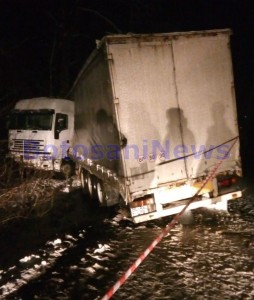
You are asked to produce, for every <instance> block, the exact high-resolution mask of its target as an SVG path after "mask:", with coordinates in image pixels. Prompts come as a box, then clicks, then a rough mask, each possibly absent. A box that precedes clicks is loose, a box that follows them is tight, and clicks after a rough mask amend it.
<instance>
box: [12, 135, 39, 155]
mask: <svg viewBox="0 0 254 300" xmlns="http://www.w3.org/2000/svg"><path fill="white" fill-rule="evenodd" d="M11 150H12V151H15V152H22V153H34V154H40V153H42V154H45V152H44V151H43V150H44V141H43V140H24V139H13V146H12V147H11Z"/></svg>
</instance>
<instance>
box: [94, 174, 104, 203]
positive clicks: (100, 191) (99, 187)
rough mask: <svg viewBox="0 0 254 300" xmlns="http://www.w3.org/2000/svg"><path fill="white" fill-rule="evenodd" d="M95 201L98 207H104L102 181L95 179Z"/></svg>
mask: <svg viewBox="0 0 254 300" xmlns="http://www.w3.org/2000/svg"><path fill="white" fill-rule="evenodd" d="M95 200H96V201H97V202H98V203H99V204H100V205H105V191H104V188H103V182H102V180H100V179H98V178H96V190H95Z"/></svg>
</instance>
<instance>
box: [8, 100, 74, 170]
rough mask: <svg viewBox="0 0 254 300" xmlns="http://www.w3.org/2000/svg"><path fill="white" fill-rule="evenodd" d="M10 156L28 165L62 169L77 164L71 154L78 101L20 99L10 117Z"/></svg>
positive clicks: (47, 168)
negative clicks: (68, 154)
mask: <svg viewBox="0 0 254 300" xmlns="http://www.w3.org/2000/svg"><path fill="white" fill-rule="evenodd" d="M8 123H9V124H8V127H9V137H8V142H9V146H8V147H9V153H8V156H9V157H10V158H11V159H13V160H14V161H15V162H17V163H18V164H20V165H22V166H24V167H25V168H33V169H37V170H45V171H54V172H62V173H64V174H65V175H66V176H70V175H71V174H72V173H73V172H74V168H75V165H74V163H73V162H72V161H70V160H69V158H68V156H67V149H68V148H69V146H70V144H71V143H72V138H73V132H74V103H73V101H70V100H66V99H55V98H46V97H40V98H32V99H23V100H19V101H18V102H17V103H16V105H15V107H14V109H13V111H12V112H11V114H10V116H9V121H8Z"/></svg>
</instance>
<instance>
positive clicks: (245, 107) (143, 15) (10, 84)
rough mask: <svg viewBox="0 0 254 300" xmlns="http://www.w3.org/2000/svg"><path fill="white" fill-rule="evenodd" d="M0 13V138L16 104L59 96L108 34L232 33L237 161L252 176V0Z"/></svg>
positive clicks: (87, 3) (121, 2) (24, 5)
mask: <svg viewBox="0 0 254 300" xmlns="http://www.w3.org/2000/svg"><path fill="white" fill-rule="evenodd" d="M0 14H1V15H0V116H1V119H0V126H1V131H0V138H6V136H7V135H6V133H7V131H6V129H5V126H4V124H5V117H6V115H7V114H8V112H9V111H10V109H11V108H12V107H13V105H14V104H15V102H16V101H17V100H19V99H24V98H30V97H38V96H54V97H64V96H65V95H66V93H67V91H68V90H69V88H70V86H71V85H72V83H73V81H74V79H75V77H76V76H77V74H78V72H79V70H80V68H81V66H82V65H83V63H84V62H85V60H86V58H87V57H88V55H89V54H90V53H91V51H92V50H93V49H94V47H95V40H96V39H101V38H102V37H103V36H104V35H106V34H108V33H129V32H132V33H149V32H151V33H154V32H172V31H189V30H207V29H219V28H231V29H232V31H233V35H232V40H231V41H232V45H231V46H232V57H233V66H234V75H235V87H236V98H237V108H238V119H239V120H238V121H239V127H240V136H241V145H242V147H241V152H242V160H243V165H244V170H245V174H246V175H248V176H249V177H252V170H253V169H254V158H253V155H252V153H253V154H254V142H253V141H252V136H253V135H252V128H253V125H254V122H253V120H254V119H253V117H254V113H253V111H254V102H253V101H254V85H253V83H254V81H253V80H254V72H253V69H254V42H253V40H254V1H253V0H252V1H251V0H79V1H78V0H69V1H67V0H55V1H54V0H52V1H49V0H30V1H29V0H19V1H17V0H0ZM222 130H223V128H222Z"/></svg>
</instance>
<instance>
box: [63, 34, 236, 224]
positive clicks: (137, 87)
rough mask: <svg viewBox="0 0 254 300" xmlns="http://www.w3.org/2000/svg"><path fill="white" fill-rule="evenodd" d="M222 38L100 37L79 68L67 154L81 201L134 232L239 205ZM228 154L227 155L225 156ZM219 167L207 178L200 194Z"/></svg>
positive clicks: (225, 38)
mask: <svg viewBox="0 0 254 300" xmlns="http://www.w3.org/2000/svg"><path fill="white" fill-rule="evenodd" d="M231 34H232V33H231V30H230V29H220V30H208V31H195V32H180V33H160V34H126V35H107V36H105V37H103V38H102V39H101V40H100V41H99V42H97V47H96V49H94V51H93V52H92V54H91V55H90V56H89V58H88V59H87V61H86V62H85V64H84V66H83V68H82V69H81V71H80V73H79V75H78V77H77V79H76V80H75V82H74V84H73V86H72V88H71V90H70V92H69V94H68V98H70V99H71V100H73V101H74V102H75V125H74V127H75V132H74V137H73V144H72V147H71V148H70V149H69V152H68V153H69V155H70V157H71V158H72V160H73V161H75V163H76V166H77V168H78V174H79V176H80V179H81V184H82V188H83V190H84V192H85V193H86V194H88V195H89V197H91V198H92V199H94V201H97V202H98V203H99V204H100V205H106V206H111V205H114V204H116V203H119V202H123V203H124V205H126V207H128V209H129V211H130V214H131V217H132V220H133V221H134V222H136V223H139V222H143V221H148V220H152V219H156V218H160V217H164V216H168V215H173V214H176V213H178V212H180V211H181V210H182V208H183V207H184V205H185V204H186V203H187V201H188V200H189V199H190V198H192V197H193V196H194V195H196V194H197V195H196V197H195V199H193V201H192V203H191V205H190V206H189V209H190V210H192V209H196V208H199V207H209V208H218V209H225V210H226V209H227V206H228V201H229V200H233V199H237V198H240V197H241V196H242V191H241V188H240V185H239V182H240V179H241V176H242V169H241V159H240V152H239V148H240V145H239V139H238V124H237V110H236V100H235V92H234V76H233V67H232V59H231V51H230V36H231ZM231 148H232V149H231ZM220 160H223V162H222V164H221V165H220V168H219V170H217V173H216V176H215V177H214V178H212V180H209V182H208V183H207V184H206V185H205V187H204V188H202V189H201V190H200V191H199V189H200V187H201V186H202V184H203V183H204V180H205V179H206V178H207V175H208V174H210V173H211V172H213V170H214V167H215V166H216V164H217V163H218V162H219V161H220Z"/></svg>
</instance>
